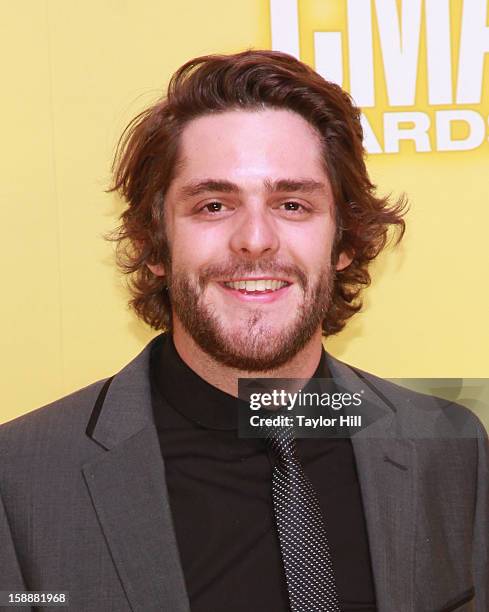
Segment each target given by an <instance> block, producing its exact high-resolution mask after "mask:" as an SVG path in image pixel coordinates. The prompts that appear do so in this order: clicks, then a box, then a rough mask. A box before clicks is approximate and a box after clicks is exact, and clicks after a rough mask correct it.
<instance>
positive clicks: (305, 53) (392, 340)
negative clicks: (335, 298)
mask: <svg viewBox="0 0 489 612" xmlns="http://www.w3.org/2000/svg"><path fill="white" fill-rule="evenodd" d="M487 9H488V6H487V1H486V0H465V2H463V1H462V0H453V1H451V0H409V2H400V1H396V0H301V1H297V0H276V1H274V0H271V1H269V0H232V1H229V0H206V1H205V2H202V0H180V1H179V2H173V1H172V2H170V1H169V0H168V1H165V0H86V1H85V2H83V3H79V2H75V1H74V0H24V1H23V2H9V1H8V0H2V2H1V3H0V23H1V24H2V34H1V37H0V57H1V58H2V59H1V63H2V70H1V74H2V98H1V109H2V113H1V116H2V147H1V149H0V157H1V168H2V181H1V184H0V190H1V191H0V194H1V219H0V221H1V227H2V238H1V249H2V255H1V261H2V263H3V278H2V300H1V306H0V309H1V310H0V321H1V326H2V329H1V339H2V347H3V350H2V364H1V369H2V374H3V377H2V378H3V384H2V396H3V397H2V399H3V404H2V408H1V411H0V421H7V420H9V419H11V418H13V417H15V416H17V415H19V414H21V413H24V412H27V411H29V410H32V409H33V408H36V407H38V406H41V405H43V404H45V403H47V402H49V401H51V400H54V399H55V398H58V397H61V396H62V395H64V394H67V393H69V392H71V391H73V390H75V389H77V388H79V387H82V386H85V385H87V384H89V383H90V382H93V381H94V380H97V379H100V378H102V377H105V376H108V375H111V374H113V373H114V372H115V371H117V370H118V369H119V368H120V367H121V366H123V365H124V364H125V363H126V362H127V361H129V359H131V358H132V357H133V356H135V354H136V353H137V352H139V350H140V349H141V348H142V347H143V346H144V345H145V343H146V342H147V341H148V340H149V339H150V338H151V337H152V336H153V335H154V332H152V331H151V330H149V329H147V328H146V327H145V326H144V325H143V324H142V323H139V322H138V321H137V319H136V318H135V316H134V315H132V314H131V313H130V312H129V311H128V310H127V308H126V300H127V294H126V292H125V289H124V281H123V280H122V279H121V278H119V276H118V275H117V273H116V271H115V267H114V264H113V255H112V248H113V247H112V245H110V244H108V243H106V242H104V240H103V239H102V235H103V234H104V233H105V232H107V231H108V230H110V229H112V228H113V227H114V226H115V224H116V222H117V215H118V214H120V212H121V210H122V208H121V203H120V202H119V201H118V200H117V198H116V197H115V196H114V195H107V194H105V193H104V189H106V188H107V186H108V185H109V182H110V162H111V159H112V155H113V151H114V147H115V143H116V141H117V138H118V136H119V134H120V133H121V131H122V129H123V127H124V126H125V124H126V123H127V122H128V120H129V119H130V118H132V117H133V116H134V115H135V114H136V113H137V112H139V111H140V110H141V109H142V108H144V107H146V106H147V105H148V104H149V103H151V102H152V101H154V100H155V98H157V97H158V96H159V95H160V94H161V92H162V91H163V90H164V88H165V86H166V84H167V82H168V79H169V76H170V75H171V74H172V72H173V71H174V70H175V69H176V68H177V67H178V66H180V65H181V64H182V63H183V62H184V61H186V60H187V59H189V58H190V57H192V56H195V55H200V54H203V53H213V52H225V53H227V52H236V51H239V50H243V49H245V48H249V47H255V48H271V47H272V46H273V47H274V48H276V49H281V50H284V51H289V52H291V53H295V54H296V55H299V56H300V57H301V58H302V59H303V60H304V61H306V62H308V63H309V64H311V65H313V66H315V67H316V69H317V70H318V71H320V72H322V73H324V74H325V75H326V76H327V75H330V78H332V79H335V80H336V81H338V82H342V83H343V85H344V86H345V87H346V88H347V89H349V90H351V91H352V94H353V95H354V97H355V99H356V100H357V102H358V103H359V104H361V105H362V108H363V109H364V116H365V118H364V125H365V128H366V136H367V145H368V148H369V151H370V155H369V160H368V164H369V168H370V172H371V175H372V177H373V179H374V181H375V182H376V183H377V184H378V185H379V188H380V190H381V191H383V192H393V193H394V194H397V195H398V194H400V193H401V192H403V191H405V192H406V193H407V194H408V196H409V198H410V201H411V210H410V213H409V215H408V218H407V220H408V231H407V234H406V237H405V241H404V243H403V245H402V247H400V248H398V249H397V250H395V251H390V252H387V253H386V254H385V256H383V257H382V258H381V259H380V260H379V261H378V262H377V263H376V264H375V266H374V268H373V277H374V282H373V284H372V286H371V287H370V289H368V290H367V293H366V299H365V306H364V310H363V312H362V313H361V314H359V315H357V316H356V317H355V318H354V319H353V320H352V321H351V322H350V324H349V326H348V327H347V329H346V330H345V331H344V332H343V333H342V334H340V335H339V336H337V337H335V338H333V339H331V340H329V341H328V342H327V348H328V349H329V350H330V351H331V352H332V353H333V354H334V355H336V356H338V357H339V358H340V359H343V360H345V361H347V362H350V363H352V364H354V365H357V366H358V367H360V368H362V369H365V370H369V371H371V372H374V373H377V374H378V375H381V376H388V377H404V378H405V377H457V378H458V377H486V376H487V375H488V374H489V367H488V361H487V354H488V348H487V347H488V345H489V331H488V325H487V315H488V312H489V308H488V302H489V300H488V297H489V290H488V287H487V285H488V274H487V267H488V263H489V260H488V257H487V243H488V238H487V228H488V227H489V206H488V188H487V184H488V171H489V165H488V151H489V149H488V138H487V133H488V115H489V92H488V85H489V80H488V71H489V64H488V59H487V55H488V51H489V28H488V27H487ZM486 417H487V415H486ZM483 418H484V417H483Z"/></svg>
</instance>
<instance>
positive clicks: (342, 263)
mask: <svg viewBox="0 0 489 612" xmlns="http://www.w3.org/2000/svg"><path fill="white" fill-rule="evenodd" d="M352 261H353V256H352V255H349V254H348V253H347V252H346V251H342V252H341V253H340V255H339V257H338V260H337V262H336V265H335V268H336V269H337V270H344V269H345V268H348V266H349V265H350V264H351V262H352Z"/></svg>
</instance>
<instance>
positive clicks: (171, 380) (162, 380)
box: [151, 333, 330, 430]
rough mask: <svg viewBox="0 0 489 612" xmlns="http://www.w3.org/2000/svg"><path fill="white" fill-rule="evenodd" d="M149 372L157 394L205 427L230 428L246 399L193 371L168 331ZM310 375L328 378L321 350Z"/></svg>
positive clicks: (157, 348) (155, 352) (232, 427)
mask: <svg viewBox="0 0 489 612" xmlns="http://www.w3.org/2000/svg"><path fill="white" fill-rule="evenodd" d="M151 361H152V367H151V376H152V379H153V382H154V385H155V387H156V389H157V390H158V392H159V393H160V395H161V396H162V397H163V398H164V399H165V400H166V401H167V402H168V403H169V404H170V406H171V407H172V408H173V409H174V410H176V411H177V412H179V413H180V414H181V415H182V416H184V417H185V418H186V419H188V420H189V421H191V422H193V423H194V424H196V425H198V426H200V427H204V428H206V429H217V430H233V429H236V428H237V427H238V414H239V411H240V410H247V409H248V408H249V406H248V403H247V402H245V401H243V400H241V399H239V398H237V397H234V396H233V395H229V394H228V393H225V392H224V391H221V390H220V389H218V388H217V387H214V386H213V385H211V384H210V383H208V382H207V381H206V380H204V379H203V378H201V377H200V376H199V375H198V374H197V373H196V372H194V371H193V370H192V369H191V368H190V367H189V366H188V365H187V364H186V363H185V361H184V360H183V359H182V358H181V357H180V355H179V354H178V351H177V349H176V348H175V344H174V342H173V337H172V335H171V334H168V333H167V334H162V336H161V338H160V339H159V340H158V341H157V342H156V343H155V346H154V352H153V355H152V360H151ZM312 378H330V373H329V370H328V365H327V363H326V354H325V351H324V349H322V351H321V358H320V360H319V363H318V366H317V368H316V371H315V372H314V374H313V376H312Z"/></svg>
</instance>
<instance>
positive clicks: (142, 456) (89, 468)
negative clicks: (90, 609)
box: [83, 339, 190, 612]
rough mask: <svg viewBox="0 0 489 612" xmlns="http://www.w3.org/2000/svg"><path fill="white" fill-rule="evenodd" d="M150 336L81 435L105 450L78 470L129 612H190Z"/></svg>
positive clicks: (115, 382)
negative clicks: (155, 411) (158, 421)
mask: <svg viewBox="0 0 489 612" xmlns="http://www.w3.org/2000/svg"><path fill="white" fill-rule="evenodd" d="M155 341H156V339H155V340H153V341H152V342H151V343H150V344H149V345H148V346H147V347H146V348H145V349H144V350H143V352H142V353H141V354H140V355H138V357H136V359H134V360H133V361H132V362H131V363H130V364H129V365H128V366H126V367H125V368H124V369H123V370H121V372H119V374H117V375H116V376H115V377H114V378H113V380H112V382H111V384H110V386H109V387H108V390H107V394H106V396H105V398H103V401H102V400H101V401H102V403H101V402H99V405H98V406H97V407H96V409H95V411H96V412H99V414H98V415H96V414H95V417H94V418H92V419H91V421H92V423H91V425H89V429H88V430H87V433H88V434H89V435H90V436H91V437H92V439H93V440H94V441H96V442H97V443H98V444H99V445H101V446H102V447H103V448H105V449H106V451H107V452H105V453H103V454H102V455H99V457H98V458H97V459H96V460H95V461H92V462H90V463H88V464H86V465H85V466H84V467H83V474H84V478H85V481H86V484H87V487H88V489H89V492H90V496H91V498H92V501H93V505H94V508H95V512H96V513H97V516H98V519H99V522H100V525H101V528H102V530H103V533H104V536H105V538H106V541H107V545H108V547H109V549H110V552H111V555H112V558H113V561H114V563H115V565H116V568H117V571H118V574H119V576H120V579H121V582H122V585H123V588H124V590H125V593H126V596H127V598H128V600H129V602H130V605H131V608H132V610H134V612H152V611H155V612H156V611H159V612H161V610H168V611H171V612H189V610H190V606H189V601H188V596H187V592H186V589H185V582H184V577H183V572H182V568H181V565H180V557H179V553H178V548H177V542H176V537H175V531H174V527H173V520H172V515H171V510H170V505H169V501H168V491H167V487H166V480H165V470H164V464H163V460H162V456H161V451H160V446H159V441H158V435H157V432H156V428H155V426H154V424H153V417H152V406H151V389H150V380H149V357H150V351H151V347H152V345H153V344H154V342H155Z"/></svg>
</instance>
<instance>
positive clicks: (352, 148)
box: [109, 50, 406, 336]
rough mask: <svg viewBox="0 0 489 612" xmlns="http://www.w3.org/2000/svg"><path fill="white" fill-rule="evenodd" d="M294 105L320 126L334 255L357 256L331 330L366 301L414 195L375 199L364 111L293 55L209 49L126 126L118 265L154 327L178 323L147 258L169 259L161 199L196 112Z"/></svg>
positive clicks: (339, 290)
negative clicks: (378, 261)
mask: <svg viewBox="0 0 489 612" xmlns="http://www.w3.org/2000/svg"><path fill="white" fill-rule="evenodd" d="M264 108H279V109H288V110H292V111H294V112H296V113H298V114H299V115H301V116H302V117H303V118H304V119H306V120H307V121H308V122H309V123H310V124H311V125H312V126H313V127H315V128H316V130H317V132H318V133H319V136H320V139H321V143H322V149H323V161H324V166H325V169H326V172H327V174H328V177H329V179H330V182H331V186H332V189H333V196H334V202H335V216H336V236H335V242H334V247H333V263H334V262H335V261H336V259H337V257H338V255H339V253H341V252H343V251H345V252H346V253H348V254H349V255H350V256H351V257H353V260H352V262H351V263H350V264H349V265H348V266H347V267H346V268H345V269H343V270H340V271H336V274H335V278H334V285H333V294H332V302H331V307H330V308H329V311H328V313H327V314H326V317H325V318H324V320H323V323H322V330H323V335H324V336H328V335H332V334H335V333H337V332H338V331H340V330H341V329H342V328H343V327H344V326H345V323H346V321H347V319H349V318H350V317H351V316H352V315H353V314H355V313H356V312H358V310H359V309H360V308H361V305H362V302H361V299H360V293H361V290H362V289H363V288H364V287H366V286H368V285H369V284H370V274H369V271H368V266H369V264H370V262H371V261H372V260H373V259H375V258H376V257H377V255H378V254H379V253H380V252H381V251H382V249H383V248H384V247H385V245H386V243H387V236H388V230H389V228H390V227H392V226H394V227H395V228H396V229H397V230H398V235H397V242H399V241H400V240H401V238H402V236H403V234H404V230H405V223H404V220H403V216H404V213H405V210H406V200H405V197H404V196H402V197H401V198H399V199H398V200H397V201H396V202H394V203H391V202H390V201H389V197H377V196H376V193H375V185H373V184H372V183H371V181H370V179H369V176H368V173H367V169H366V166H365V161H364V157H365V151H364V148H363V143H362V140H363V131H362V127H361V124H360V110H359V109H358V108H357V107H355V106H354V104H353V102H352V100H351V98H350V96H349V95H348V94H347V93H346V92H345V91H343V90H342V89H341V88H340V87H339V86H338V85H336V84H334V83H331V82H329V81H326V80H325V79H324V78H322V77H321V76H320V75H319V74H317V73H316V72H315V71H314V70H313V69H312V68H310V67H309V66H307V65H306V64H304V63H302V62H300V61H299V60H297V59H296V58H294V57H292V56H291V55H287V54H285V53H280V52H277V51H265V50H248V51H243V52H241V53H237V54H234V55H206V56H202V57H197V58H195V59H192V60H190V61H188V62H186V63H185V64H184V65H183V66H182V67H181V68H179V69H178V70H177V71H176V73H175V74H174V75H173V76H172V78H171V80H170V83H169V86H168V92H167V96H166V97H164V98H162V99H160V100H159V101H158V102H156V103H155V104H154V105H153V106H151V107H150V108H148V109H147V110H145V111H144V112H142V113H141V114H139V115H138V116H137V117H135V118H134V119H133V120H132V121H131V122H130V123H129V125H128V126H127V127H126V129H125V130H124V132H123V134H122V136H121V138H120V140H119V143H118V146H117V150H116V155H115V159H114V163H113V168H112V169H113V172H114V183H113V186H112V187H111V189H109V191H117V192H118V193H119V194H120V195H121V196H122V197H123V198H124V199H125V201H126V202H127V204H128V207H127V208H126V210H125V211H124V212H123V213H122V215H121V217H120V219H121V225H120V226H119V227H118V228H117V229H116V230H115V232H113V233H112V234H111V235H110V236H109V239H110V240H114V241H116V242H117V251H116V253H117V263H118V265H119V268H120V269H121V270H122V271H123V272H124V273H126V274H130V275H131V277H130V280H129V287H130V291H131V294H132V298H131V300H130V302H129V304H130V305H131V307H132V308H133V309H134V310H135V311H136V313H137V315H138V316H139V317H140V318H141V319H143V320H144V321H145V322H146V323H148V324H149V325H150V326H151V327H153V328H154V329H157V330H160V329H171V327H172V318H171V302H170V297H169V295H168V292H167V291H166V281H165V278H164V277H160V276H156V275H155V274H153V273H152V272H151V271H150V270H149V268H148V266H147V264H154V263H161V262H163V263H168V262H169V261H170V252H169V247H168V242H167V239H166V233H165V227H164V219H163V207H164V199H165V194H166V192H167V190H168V187H169V185H170V183H171V181H172V179H173V177H174V176H175V173H176V170H177V168H178V163H179V141H180V136H181V134H182V131H183V129H184V128H185V126H186V125H187V124H188V123H189V122H190V121H191V120H192V119H194V118H196V117H199V116H202V115H205V114H209V113H216V112H223V111H229V110H259V109H264Z"/></svg>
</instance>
